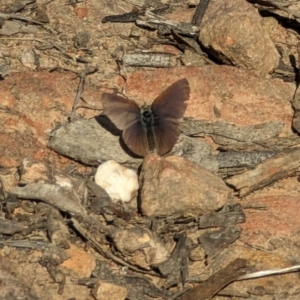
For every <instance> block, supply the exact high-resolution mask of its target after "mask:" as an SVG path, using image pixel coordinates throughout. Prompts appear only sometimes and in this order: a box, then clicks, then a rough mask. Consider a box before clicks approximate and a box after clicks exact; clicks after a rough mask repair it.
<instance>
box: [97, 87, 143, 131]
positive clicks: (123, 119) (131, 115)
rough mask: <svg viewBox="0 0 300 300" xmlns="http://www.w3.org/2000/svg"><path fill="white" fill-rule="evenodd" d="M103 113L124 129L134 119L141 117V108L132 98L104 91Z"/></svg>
mask: <svg viewBox="0 0 300 300" xmlns="http://www.w3.org/2000/svg"><path fill="white" fill-rule="evenodd" d="M102 104H103V113H104V114H105V115H107V116H108V117H109V119H110V120H111V121H112V122H113V123H114V124H115V125H116V126H117V127H118V128H119V129H120V130H123V129H125V128H126V127H128V124H131V123H132V122H134V121H138V120H139V119H140V108H139V106H138V105H137V104H136V103H135V102H134V101H132V100H130V99H126V98H124V97H121V96H118V95H115V94H107V93H104V94H103V95H102Z"/></svg>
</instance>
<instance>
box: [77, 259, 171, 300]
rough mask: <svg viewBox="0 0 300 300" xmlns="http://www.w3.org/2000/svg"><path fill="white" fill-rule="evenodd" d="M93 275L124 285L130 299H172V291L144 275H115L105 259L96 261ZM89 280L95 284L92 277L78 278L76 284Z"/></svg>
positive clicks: (85, 282) (102, 279) (86, 282)
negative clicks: (161, 287) (160, 286)
mask: <svg viewBox="0 0 300 300" xmlns="http://www.w3.org/2000/svg"><path fill="white" fill-rule="evenodd" d="M93 276H94V277H96V278H98V279H99V280H101V281H106V282H113V283H114V284H116V285H122V286H125V287H126V289H127V291H128V296H127V298H128V299H130V300H141V299H143V300H151V299H153V298H159V297H161V298H163V297H167V299H174V298H172V294H173V293H171V292H169V291H168V290H162V289H159V288H158V287H157V286H156V285H155V284H154V283H153V281H152V280H150V279H148V278H147V277H145V276H144V277H141V276H138V275H135V276H130V275H125V276H124V275H117V273H116V272H113V271H112V269H111V267H109V263H108V262H105V261H98V262H97V266H96V268H95V269H94V271H93ZM89 282H91V283H92V284H95V283H96V280H95V281H92V278H88V279H85V280H80V281H79V282H78V284H85V285H87V284H88V283H89Z"/></svg>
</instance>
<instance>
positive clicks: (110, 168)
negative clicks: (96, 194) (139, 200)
mask: <svg viewBox="0 0 300 300" xmlns="http://www.w3.org/2000/svg"><path fill="white" fill-rule="evenodd" d="M95 182H96V183H97V184H98V185H99V186H101V187H102V188H103V189H104V190H105V191H106V192H107V193H108V194H109V196H110V197H111V199H112V200H113V201H118V200H121V201H123V202H128V201H130V200H131V199H133V198H134V197H135V196H136V195H137V190H138V188H139V183H138V177H137V174H136V173H135V172H134V171H133V170H131V169H128V168H125V167H123V166H121V165H120V164H118V163H117V162H115V161H113V160H109V161H107V162H105V163H103V164H102V165H100V166H99V167H98V169H97V172H96V174H95Z"/></svg>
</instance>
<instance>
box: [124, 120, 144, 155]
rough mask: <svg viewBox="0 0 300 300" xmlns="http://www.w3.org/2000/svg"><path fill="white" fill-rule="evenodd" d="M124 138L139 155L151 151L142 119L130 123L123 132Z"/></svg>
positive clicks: (129, 146)
mask: <svg viewBox="0 0 300 300" xmlns="http://www.w3.org/2000/svg"><path fill="white" fill-rule="evenodd" d="M122 138H123V140H124V142H125V144H126V145H127V147H128V148H129V149H130V150H131V151H132V152H133V153H135V154H137V155H139V156H146V155H147V154H148V153H149V149H148V142H147V136H146V132H145V130H144V128H143V124H142V122H141V120H138V121H137V122H133V123H131V124H129V125H128V126H127V127H126V128H125V129H124V130H123V133H122Z"/></svg>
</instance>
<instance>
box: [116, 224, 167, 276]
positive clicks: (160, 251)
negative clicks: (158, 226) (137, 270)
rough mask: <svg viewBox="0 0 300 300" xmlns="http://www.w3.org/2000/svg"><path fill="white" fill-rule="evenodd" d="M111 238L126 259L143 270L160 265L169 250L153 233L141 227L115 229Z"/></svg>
mask: <svg viewBox="0 0 300 300" xmlns="http://www.w3.org/2000/svg"><path fill="white" fill-rule="evenodd" d="M112 238H113V240H114V243H115V245H116V247H117V248H118V250H119V251H120V252H121V253H123V255H124V256H126V259H127V260H128V261H130V262H131V263H132V264H133V265H138V266H140V267H141V268H143V269H148V270H151V265H154V264H158V263H161V262H163V261H164V260H166V259H167V258H168V256H169V249H167V248H166V247H165V245H164V243H163V242H162V241H160V240H159V238H158V237H157V236H155V234H154V233H153V232H151V231H150V230H148V229H145V228H142V227H137V226H136V227H133V228H128V229H116V230H115V232H114V233H113V236H112ZM128 254H130V256H128Z"/></svg>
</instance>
